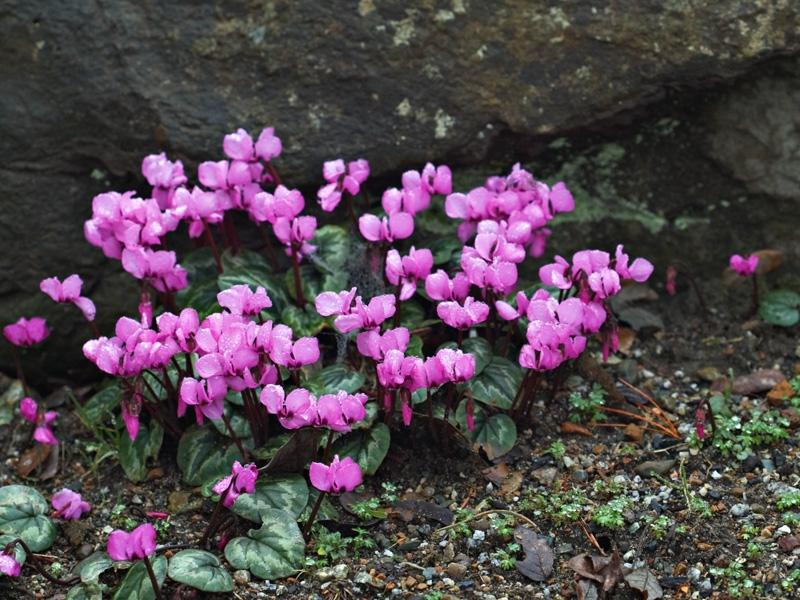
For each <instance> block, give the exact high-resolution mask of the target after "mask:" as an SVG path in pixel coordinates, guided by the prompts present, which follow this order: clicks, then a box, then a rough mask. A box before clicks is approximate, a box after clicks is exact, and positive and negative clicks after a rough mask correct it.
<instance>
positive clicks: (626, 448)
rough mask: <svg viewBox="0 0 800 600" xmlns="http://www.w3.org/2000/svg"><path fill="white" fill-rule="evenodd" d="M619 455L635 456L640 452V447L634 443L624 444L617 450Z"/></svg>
mask: <svg viewBox="0 0 800 600" xmlns="http://www.w3.org/2000/svg"><path fill="white" fill-rule="evenodd" d="M617 454H618V455H619V456H634V455H637V454H639V448H637V447H636V446H635V445H633V444H622V445H621V446H620V447H619V449H618V450H617Z"/></svg>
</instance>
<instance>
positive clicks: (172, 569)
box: [167, 550, 233, 592]
mask: <svg viewBox="0 0 800 600" xmlns="http://www.w3.org/2000/svg"><path fill="white" fill-rule="evenodd" d="M167 575H169V578H170V579H172V580H173V581H177V582H178V583H185V584H186V585H189V586H191V587H193V588H197V589H198V590H201V591H203V592H232V591H233V578H232V577H231V574H230V573H228V571H227V570H226V569H225V567H223V566H222V563H220V561H219V559H218V558H217V557H216V556H214V555H213V554H211V553H210V552H206V551H205V550H181V551H180V552H178V553H177V554H176V555H175V556H173V557H172V558H171V559H170V560H169V567H168V569H167Z"/></svg>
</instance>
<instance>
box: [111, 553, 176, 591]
mask: <svg viewBox="0 0 800 600" xmlns="http://www.w3.org/2000/svg"><path fill="white" fill-rule="evenodd" d="M150 563H151V564H152V565H153V572H154V573H155V575H156V581H158V586H159V587H161V586H163V585H164V579H166V577H167V559H166V558H164V557H163V556H157V557H155V558H153V557H151V559H150ZM155 598H156V593H155V592H154V591H153V584H152V583H151V582H150V577H149V576H148V574H147V567H145V566H144V562H143V561H139V562H137V563H136V564H135V565H133V566H132V567H131V568H130V570H128V574H127V575H125V579H123V580H122V583H120V584H119V587H118V588H117V591H116V592H114V595H113V596H112V600H155Z"/></svg>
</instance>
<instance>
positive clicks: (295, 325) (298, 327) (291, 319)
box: [281, 296, 325, 338]
mask: <svg viewBox="0 0 800 600" xmlns="http://www.w3.org/2000/svg"><path fill="white" fill-rule="evenodd" d="M306 298H314V296H306ZM281 323H283V324H284V325H288V326H289V327H291V328H292V331H293V332H294V335H295V338H298V337H306V336H313V335H317V334H318V333H319V332H320V331H322V330H323V329H324V328H325V320H324V319H323V318H322V317H320V316H319V315H318V314H317V311H315V310H314V309H313V307H310V306H309V307H308V308H307V310H303V309H302V308H300V307H298V306H295V305H294V304H290V305H289V306H287V307H285V308H284V309H283V310H282V311H281Z"/></svg>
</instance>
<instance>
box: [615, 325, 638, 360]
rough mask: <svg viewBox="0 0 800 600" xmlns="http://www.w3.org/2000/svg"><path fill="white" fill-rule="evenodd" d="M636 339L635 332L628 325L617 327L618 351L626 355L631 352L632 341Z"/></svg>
mask: <svg viewBox="0 0 800 600" xmlns="http://www.w3.org/2000/svg"><path fill="white" fill-rule="evenodd" d="M635 341H636V332H635V331H634V330H633V329H630V328H628V327H620V328H619V351H620V353H621V354H624V355H625V356H628V355H629V354H630V353H631V348H632V347H633V342H635Z"/></svg>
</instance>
